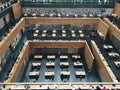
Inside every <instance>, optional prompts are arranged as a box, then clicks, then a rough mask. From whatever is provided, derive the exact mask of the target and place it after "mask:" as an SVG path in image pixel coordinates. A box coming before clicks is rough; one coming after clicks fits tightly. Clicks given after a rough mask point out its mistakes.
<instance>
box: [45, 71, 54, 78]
mask: <svg viewBox="0 0 120 90" xmlns="http://www.w3.org/2000/svg"><path fill="white" fill-rule="evenodd" d="M52 76H54V72H52V71H50V72H45V77H52Z"/></svg>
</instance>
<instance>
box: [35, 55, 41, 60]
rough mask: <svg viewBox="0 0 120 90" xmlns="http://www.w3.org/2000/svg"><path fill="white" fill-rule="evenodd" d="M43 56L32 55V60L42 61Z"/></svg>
mask: <svg viewBox="0 0 120 90" xmlns="http://www.w3.org/2000/svg"><path fill="white" fill-rule="evenodd" d="M42 58H43V56H42V55H34V59H42Z"/></svg>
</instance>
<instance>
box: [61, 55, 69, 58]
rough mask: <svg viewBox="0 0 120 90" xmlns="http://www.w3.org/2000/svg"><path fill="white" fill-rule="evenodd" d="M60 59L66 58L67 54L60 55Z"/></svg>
mask: <svg viewBox="0 0 120 90" xmlns="http://www.w3.org/2000/svg"><path fill="white" fill-rule="evenodd" d="M60 59H68V56H67V55H61V56H60Z"/></svg>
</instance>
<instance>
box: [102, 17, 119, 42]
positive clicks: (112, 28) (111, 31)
mask: <svg viewBox="0 0 120 90" xmlns="http://www.w3.org/2000/svg"><path fill="white" fill-rule="evenodd" d="M104 22H105V23H106V24H107V25H108V26H109V31H108V34H109V36H110V39H111V38H112V35H114V36H115V37H116V38H117V39H118V40H120V30H119V29H118V28H117V26H115V25H114V24H112V23H111V22H110V21H109V20H108V19H106V18H105V19H104Z"/></svg>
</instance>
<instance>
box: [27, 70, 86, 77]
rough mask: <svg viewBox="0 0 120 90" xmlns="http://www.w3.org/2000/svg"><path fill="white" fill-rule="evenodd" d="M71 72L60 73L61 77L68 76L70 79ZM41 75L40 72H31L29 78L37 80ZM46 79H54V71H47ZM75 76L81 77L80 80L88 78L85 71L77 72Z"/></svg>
mask: <svg viewBox="0 0 120 90" xmlns="http://www.w3.org/2000/svg"><path fill="white" fill-rule="evenodd" d="M70 74H71V73H70V71H60V76H61V77H64V76H65V77H66V76H68V77H70ZM39 75H40V72H39V71H31V72H29V77H30V78H37V77H39ZM44 75H45V77H49V78H52V77H54V75H55V73H54V72H53V71H45V74H44ZM75 76H76V77H80V78H82V77H83V78H84V77H85V76H86V73H85V71H75Z"/></svg>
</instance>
